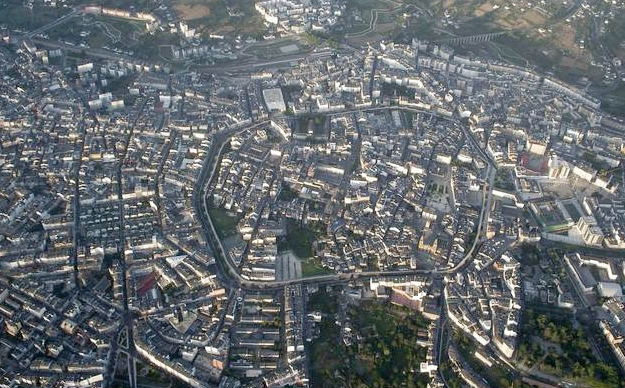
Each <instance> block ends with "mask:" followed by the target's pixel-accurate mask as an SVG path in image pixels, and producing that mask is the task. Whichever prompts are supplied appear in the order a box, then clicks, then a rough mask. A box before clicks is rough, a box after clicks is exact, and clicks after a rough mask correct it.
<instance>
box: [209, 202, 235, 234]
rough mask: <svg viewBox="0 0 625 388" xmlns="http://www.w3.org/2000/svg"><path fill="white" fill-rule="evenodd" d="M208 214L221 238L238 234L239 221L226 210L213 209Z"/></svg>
mask: <svg viewBox="0 0 625 388" xmlns="http://www.w3.org/2000/svg"><path fill="white" fill-rule="evenodd" d="M208 214H209V216H210V218H211V221H212V222H213V225H214V226H215V230H216V231H217V234H219V237H228V236H231V235H233V234H235V233H236V231H237V219H236V218H235V217H233V216H231V215H230V214H229V213H228V211H227V210H226V209H222V208H216V207H212V208H209V209H208Z"/></svg>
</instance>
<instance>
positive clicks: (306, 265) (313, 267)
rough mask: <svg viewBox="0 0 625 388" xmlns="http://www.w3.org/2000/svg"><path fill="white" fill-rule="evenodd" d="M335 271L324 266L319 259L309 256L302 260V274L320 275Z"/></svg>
mask: <svg viewBox="0 0 625 388" xmlns="http://www.w3.org/2000/svg"><path fill="white" fill-rule="evenodd" d="M332 273H334V272H333V271H331V270H329V269H327V268H325V267H323V266H322V265H321V262H320V261H319V260H318V259H314V258H309V259H304V260H302V276H303V277H309V276H318V275H328V274H332Z"/></svg>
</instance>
